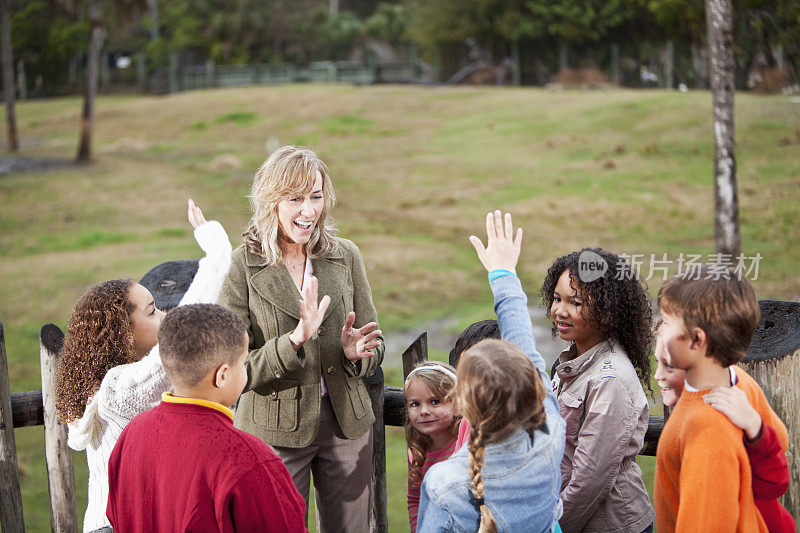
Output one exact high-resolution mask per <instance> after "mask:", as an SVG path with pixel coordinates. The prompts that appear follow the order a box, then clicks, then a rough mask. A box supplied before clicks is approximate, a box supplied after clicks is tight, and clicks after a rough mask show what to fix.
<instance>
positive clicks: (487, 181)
mask: <svg viewBox="0 0 800 533" xmlns="http://www.w3.org/2000/svg"><path fill="white" fill-rule="evenodd" d="M79 111H80V100H78V99H75V98H68V99H54V100H45V101H32V102H25V103H22V104H20V105H19V106H18V108H17V113H18V122H19V125H20V133H21V140H22V146H23V148H22V150H21V155H22V156H25V157H35V158H56V159H70V158H71V157H72V156H73V155H74V151H75V149H76V146H77V134H78V115H79ZM736 131H737V136H736V137H737V153H736V155H737V164H738V179H739V201H740V206H741V221H742V228H741V230H742V239H743V249H744V250H745V252H746V253H747V254H748V255H755V254H756V253H759V254H761V256H762V259H761V261H760V263H759V272H758V279H757V280H756V281H755V287H756V290H757V293H758V295H759V298H778V299H793V300H796V299H798V298H800V277H798V276H797V274H796V272H797V270H796V265H797V264H798V261H800V250H798V248H797V246H795V244H796V243H797V241H798V239H800V225H798V224H797V222H796V216H797V205H798V200H800V106H799V105H798V104H796V103H792V102H791V101H790V99H789V97H785V96H758V95H750V94H739V95H737V97H736ZM4 133H5V132H4ZM4 142H5V139H0V143H4ZM284 143H295V144H300V145H307V146H311V147H313V148H315V149H316V150H317V151H318V153H319V154H320V155H321V156H322V158H323V159H324V160H325V161H326V162H327V163H328V165H329V167H330V169H331V171H332V173H333V178H334V186H335V187H336V192H337V195H338V206H337V208H336V210H335V212H334V216H335V218H336V220H337V221H338V227H339V229H340V232H341V234H342V235H343V236H346V237H348V238H350V239H352V240H354V241H355V242H356V243H357V244H358V245H359V247H360V248H361V251H362V253H363V256H364V259H365V261H366V264H367V268H368V275H369V279H370V283H371V285H372V289H373V293H374V300H375V305H376V307H377V309H378V313H379V317H380V319H381V326H382V328H383V329H384V331H387V332H391V331H396V330H400V329H412V328H413V329H423V328H424V325H425V324H426V323H427V322H428V321H431V320H435V319H440V318H443V317H455V319H456V320H457V323H458V325H459V326H460V325H466V323H469V322H470V321H472V320H474V319H478V318H484V317H486V316H488V315H489V313H490V309H491V308H490V294H489V291H488V290H487V288H486V287H485V273H484V272H483V270H482V267H481V266H480V264H479V263H478V261H477V260H476V259H475V258H474V252H473V251H472V249H471V247H470V246H469V244H468V242H467V236H468V235H469V234H471V233H477V234H480V232H481V229H482V224H483V215H484V214H485V213H486V211H487V210H490V209H494V208H501V209H504V210H509V211H511V212H513V213H514V216H515V222H516V223H517V224H520V225H522V226H523V227H524V228H525V239H524V246H523V256H522V258H521V265H522V267H521V269H520V274H521V277H522V280H523V283H524V284H525V286H526V287H527V288H528V291H529V294H530V296H531V300H532V301H534V300H535V296H536V293H537V292H538V290H537V288H538V284H539V283H540V282H541V279H542V277H543V274H544V272H545V270H546V268H547V266H548V265H549V264H550V263H551V261H552V260H553V259H554V258H555V257H556V256H558V255H561V254H564V253H567V252H569V251H572V250H574V249H577V248H581V247H583V246H587V245H592V246H602V247H605V248H609V249H611V250H613V251H615V252H618V253H627V254H644V258H645V261H649V257H650V255H651V254H656V258H657V259H661V258H662V255H663V254H667V257H668V258H670V259H672V260H675V259H677V257H678V256H679V254H681V253H683V254H702V255H703V256H706V255H707V254H710V253H713V246H714V241H713V236H714V235H713V182H712V162H713V138H712V131H711V98H710V95H709V94H708V93H704V92H689V93H678V92H666V91H628V90H609V91H595V92H579V91H557V92H550V91H545V90H539V89H494V88H475V89H473V88H448V87H432V88H419V87H391V86H386V87H351V86H338V85H302V86H282V87H275V88H263V87H260V88H243V89H242V88H239V89H225V90H212V91H202V92H192V93H183V94H177V95H172V96H165V97H139V96H113V97H103V98H100V99H99V101H98V105H97V109H96V121H95V144H94V148H95V162H94V164H92V165H89V166H74V165H68V166H64V167H61V168H60V169H58V170H53V171H48V172H30V173H24V174H10V175H2V176H0V257H2V261H0V278H1V279H2V280H3V281H2V284H0V321H2V323H3V325H4V327H5V336H6V344H7V352H8V357H9V365H10V373H11V387H12V391H22V390H29V389H38V388H40V385H39V368H38V345H37V344H38V343H37V335H38V331H39V328H40V327H41V325H42V324H44V323H47V322H54V323H56V324H58V325H59V326H61V327H62V328H63V327H64V326H65V323H66V320H67V318H68V316H69V313H70V310H71V306H72V304H73V303H74V302H75V300H76V299H77V298H78V297H79V296H80V295H81V294H82V293H83V291H84V290H85V289H86V288H87V287H88V286H89V285H91V284H92V283H95V282H99V281H102V280H105V279H110V278H116V277H133V278H136V279H138V278H140V277H141V276H142V275H143V274H144V273H145V272H146V271H147V270H148V269H150V268H151V267H152V266H154V265H156V264H158V263H160V262H162V261H166V260H171V259H188V258H197V257H198V256H199V253H200V252H199V249H198V248H197V246H196V244H195V243H194V242H193V239H192V236H191V232H190V229H191V228H190V226H189V224H188V222H187V221H186V209H185V204H186V198H188V197H192V198H194V199H195V200H196V201H197V202H198V204H199V205H200V206H201V207H202V208H203V209H204V211H205V213H206V215H207V217H208V218H216V219H217V220H220V221H221V222H222V223H223V225H224V226H225V228H226V229H227V231H228V234H229V236H230V237H231V241H232V242H234V243H238V242H239V238H238V234H239V233H240V231H241V230H242V229H243V226H244V225H245V223H246V221H247V218H248V215H249V207H248V204H247V199H246V198H245V196H246V195H247V193H248V190H249V186H250V182H251V179H252V174H253V172H254V170H255V169H256V168H257V166H258V165H259V164H260V163H261V162H262V161H263V159H264V158H265V157H266V150H267V147H268V146H273V147H275V146H277V145H278V144H284ZM648 266H649V265H647V264H645V265H643V267H642V273H643V274H645V275H646V273H647V267H648ZM673 270H674V268H673ZM660 278H661V276H660V275H659V276H658V277H657V278H654V279H651V280H650V281H649V286H650V290H651V292H653V293H654V291H656V290H657V289H658V287H659V286H660ZM389 348H390V350H391V351H393V352H395V353H396V352H398V351H399V350H401V349H402V347H400V346H390V347H389ZM434 355H438V356H439V357H442V356H443V354H441V353H439V354H434ZM398 364H399V361H398V360H397V359H396V358H393V359H390V360H388V361H387V362H386V366H387V367H389V368H390V369H391V368H395V369H396V368H397V365H398ZM389 375H390V376H392V377H391V378H390V379H391V380H393V381H394V382H392V383H390V384H393V385H399V384H400V383H399V381H400V379H401V374H400V372H399V371H396V370H395V371H391V372H389ZM16 438H17V445H18V457H19V460H20V470H21V473H22V483H23V491H24V511H25V519H26V524H27V527H28V529H29V531H45V530H47V529H48V528H49V516H48V514H47V509H48V507H47V501H48V496H47V481H46V473H45V470H44V462H43V455H44V447H43V442H42V432H41V428H25V429H21V430H18V431H17V432H16ZM389 447H390V449H389V450H388V455H389V457H390V461H391V463H390V486H389V491H390V492H389V501H390V505H391V509H390V517H391V525H392V529H393V530H402V528H403V527H404V524H405V523H406V522H405V478H404V476H405V463H404V461H405V459H404V451H403V442H402V433H401V432H399V430H392V431H390V439H389ZM75 463H76V468H77V477H78V482H77V485H78V490H79V504H78V506H79V516H82V512H83V509H84V508H85V498H86V495H85V491H86V487H85V479H86V471H85V459H84V458H83V457H82V455H79V454H76V457H75Z"/></svg>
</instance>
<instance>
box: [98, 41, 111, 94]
mask: <svg viewBox="0 0 800 533" xmlns="http://www.w3.org/2000/svg"><path fill="white" fill-rule="evenodd" d="M107 50H108V49H103V50H100V91H102V92H108V86H109V85H110V80H111V73H110V72H109V70H108V51H107Z"/></svg>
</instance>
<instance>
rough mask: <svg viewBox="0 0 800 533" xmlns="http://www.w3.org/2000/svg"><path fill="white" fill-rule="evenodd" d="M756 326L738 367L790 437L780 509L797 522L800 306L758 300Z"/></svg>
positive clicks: (799, 515)
mask: <svg viewBox="0 0 800 533" xmlns="http://www.w3.org/2000/svg"><path fill="white" fill-rule="evenodd" d="M758 304H759V306H760V308H761V321H760V322H759V324H758V328H757V329H756V332H755V335H753V342H752V343H751V344H750V348H749V349H748V350H747V356H746V357H745V358H744V360H742V362H741V363H739V366H741V367H742V368H744V369H745V371H747V373H748V374H750V375H751V376H752V377H753V379H755V380H756V382H758V384H759V385H760V386H761V389H762V390H763V391H764V395H765V396H766V397H767V401H768V402H769V405H770V407H772V409H773V411H775V413H776V414H777V415H778V417H780V419H781V420H783V422H784V424H786V429H787V431H788V433H789V449H788V450H787V451H786V459H787V460H788V461H789V477H790V479H789V489H788V490H787V491H786V494H784V495H783V498H782V503H783V506H784V507H786V509H787V510H788V511H789V513H790V514H791V515H792V516H794V517H795V520H798V519H800V410H798V409H797V391H798V390H800V303H797V302H783V301H775V300H761V301H759V302H758Z"/></svg>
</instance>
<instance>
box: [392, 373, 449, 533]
mask: <svg viewBox="0 0 800 533" xmlns="http://www.w3.org/2000/svg"><path fill="white" fill-rule="evenodd" d="M455 388H456V369H455V368H453V367H452V366H450V365H448V364H446V363H441V362H439V361H425V362H423V363H420V364H418V365H417V366H416V367H414V369H413V370H412V371H411V372H409V374H408V377H406V381H405V384H404V387H403V392H404V393H405V398H406V410H407V411H408V416H407V417H406V424H405V431H406V442H407V443H408V518H409V522H410V523H411V531H415V530H416V528H417V511H418V509H419V489H420V486H421V485H422V479H423V477H424V476H425V472H427V471H428V470H429V469H430V467H431V466H433V465H435V464H436V463H439V462H441V461H444V460H445V459H447V458H448V457H450V456H451V455H452V454H453V452H454V451H455V450H456V437H457V436H458V429H459V423H460V422H461V416H460V415H459V414H458V413H456V412H455V410H454V409H453V393H454V392H455Z"/></svg>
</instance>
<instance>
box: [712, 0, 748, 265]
mask: <svg viewBox="0 0 800 533" xmlns="http://www.w3.org/2000/svg"><path fill="white" fill-rule="evenodd" d="M706 24H707V26H708V45H709V63H710V69H709V78H710V81H711V95H712V101H713V105H714V237H715V244H716V251H717V253H720V254H731V255H732V256H734V257H735V256H736V255H738V254H739V253H740V252H741V248H742V242H741V237H740V235H739V200H738V193H737V191H736V155H735V151H734V146H735V145H734V120H733V118H734V108H733V95H734V76H735V66H734V62H733V8H732V5H731V0H706Z"/></svg>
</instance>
